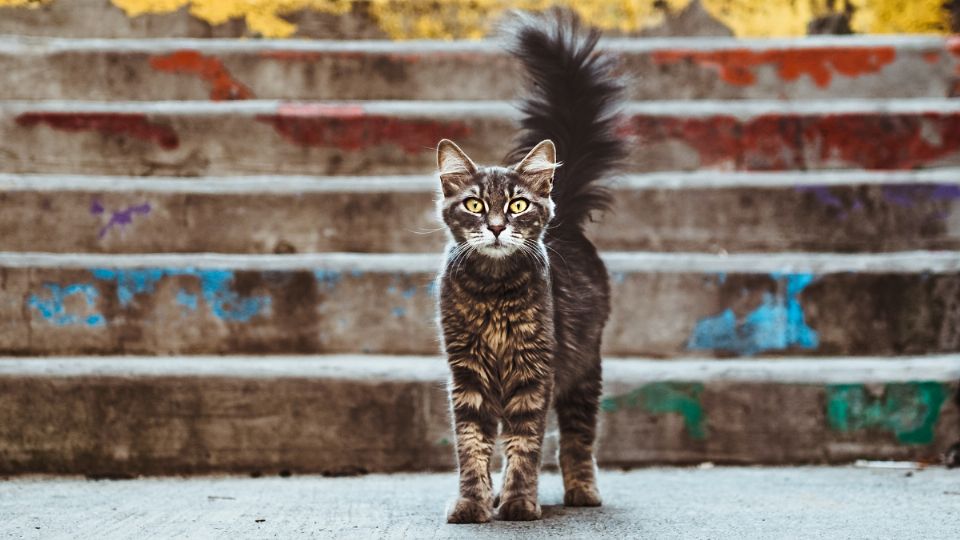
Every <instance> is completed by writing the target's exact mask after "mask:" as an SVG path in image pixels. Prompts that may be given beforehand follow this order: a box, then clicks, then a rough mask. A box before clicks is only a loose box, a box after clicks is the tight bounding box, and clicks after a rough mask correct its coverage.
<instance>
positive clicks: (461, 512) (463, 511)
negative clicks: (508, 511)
mask: <svg viewBox="0 0 960 540" xmlns="http://www.w3.org/2000/svg"><path fill="white" fill-rule="evenodd" d="M492 518H493V506H491V505H489V504H483V503H482V502H480V501H477V500H474V499H464V498H463V497H461V498H459V499H457V500H456V501H454V502H453V504H451V505H450V507H449V508H448V509H447V523H487V522H488V521H490V520H491V519H492Z"/></svg>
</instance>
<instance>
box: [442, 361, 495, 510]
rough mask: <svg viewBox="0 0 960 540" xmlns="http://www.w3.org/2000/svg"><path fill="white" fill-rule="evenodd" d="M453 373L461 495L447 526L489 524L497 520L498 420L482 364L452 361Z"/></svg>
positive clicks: (452, 405) (451, 398)
mask: <svg viewBox="0 0 960 540" xmlns="http://www.w3.org/2000/svg"><path fill="white" fill-rule="evenodd" d="M450 370H451V374H452V377H451V383H450V406H451V409H452V410H453V418H454V431H455V435H456V437H455V438H456V446H457V461H458V464H459V469H460V494H459V497H458V498H457V500H456V501H454V502H453V504H452V505H451V506H450V508H449V509H448V510H447V522H448V523H486V522H488V521H490V519H491V518H492V517H493V483H492V482H491V479H490V458H491V456H492V455H493V448H494V444H495V440H496V436H497V417H496V413H495V411H494V409H493V407H492V403H491V401H490V399H489V398H488V395H489V392H488V391H487V389H486V386H487V385H485V384H484V379H485V376H484V374H483V372H482V371H481V370H482V367H481V366H480V365H479V363H477V362H475V361H474V360H471V359H468V358H451V360H450Z"/></svg>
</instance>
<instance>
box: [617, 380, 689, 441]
mask: <svg viewBox="0 0 960 540" xmlns="http://www.w3.org/2000/svg"><path fill="white" fill-rule="evenodd" d="M702 394H703V385H702V384H699V383H680V382H656V383H650V384H645V385H643V386H641V387H640V388H637V389H635V390H633V391H631V392H628V393H626V394H622V395H617V396H610V397H605V398H603V399H602V400H601V401H600V410H602V411H604V412H607V413H616V412H617V411H620V410H623V409H635V408H641V409H643V410H644V411H646V412H649V413H653V414H671V413H678V414H680V415H681V416H682V417H683V425H684V428H685V430H686V432H687V435H689V436H690V438H691V439H696V440H704V439H706V438H707V430H706V425H705V424H706V415H705V413H704V411H703V405H702V403H701V395H702Z"/></svg>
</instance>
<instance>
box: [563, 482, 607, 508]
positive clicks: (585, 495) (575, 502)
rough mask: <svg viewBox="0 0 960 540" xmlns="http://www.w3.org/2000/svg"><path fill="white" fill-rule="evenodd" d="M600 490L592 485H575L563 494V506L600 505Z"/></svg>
mask: <svg viewBox="0 0 960 540" xmlns="http://www.w3.org/2000/svg"><path fill="white" fill-rule="evenodd" d="M600 504H601V501H600V492H599V491H597V488H595V487H593V486H589V487H587V486H583V487H575V488H573V489H568V490H567V492H566V493H564V494H563V505H564V506H600Z"/></svg>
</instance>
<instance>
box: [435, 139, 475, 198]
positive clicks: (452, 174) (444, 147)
mask: <svg viewBox="0 0 960 540" xmlns="http://www.w3.org/2000/svg"><path fill="white" fill-rule="evenodd" d="M437 169H438V170H439V171H440V186H441V187H442V188H443V196H444V197H449V196H451V195H453V194H454V193H456V192H457V190H459V189H461V188H462V187H463V186H464V184H465V183H466V182H467V181H468V180H469V179H470V177H471V176H473V175H474V174H476V172H477V166H476V165H475V164H474V163H473V160H471V159H470V157H469V156H467V154H466V153H464V151H463V150H461V149H460V147H459V146H457V145H456V144H455V143H454V142H453V141H451V140H449V139H443V140H442V141H440V143H439V144H437Z"/></svg>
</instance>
